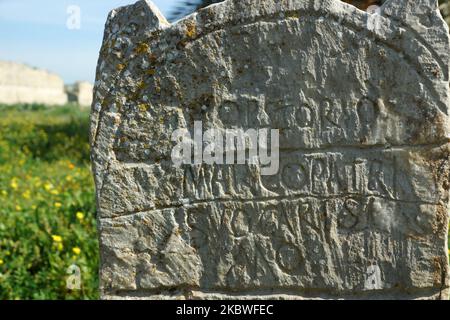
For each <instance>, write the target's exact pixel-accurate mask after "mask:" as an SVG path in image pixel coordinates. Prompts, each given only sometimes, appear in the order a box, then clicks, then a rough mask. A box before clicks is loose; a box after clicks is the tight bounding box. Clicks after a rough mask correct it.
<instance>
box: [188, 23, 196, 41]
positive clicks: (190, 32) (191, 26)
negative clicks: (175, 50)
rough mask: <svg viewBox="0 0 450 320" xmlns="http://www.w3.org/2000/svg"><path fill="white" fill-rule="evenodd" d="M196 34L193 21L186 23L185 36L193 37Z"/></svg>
mask: <svg viewBox="0 0 450 320" xmlns="http://www.w3.org/2000/svg"><path fill="white" fill-rule="evenodd" d="M196 35H197V30H196V27H195V24H193V23H189V24H187V25H186V36H187V37H188V38H191V39H192V38H195V36H196Z"/></svg>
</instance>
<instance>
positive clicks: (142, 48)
mask: <svg viewBox="0 0 450 320" xmlns="http://www.w3.org/2000/svg"><path fill="white" fill-rule="evenodd" d="M149 50H150V46H149V45H148V44H147V43H144V42H140V43H139V44H138V45H137V46H136V48H135V49H134V52H136V54H144V53H148V52H149Z"/></svg>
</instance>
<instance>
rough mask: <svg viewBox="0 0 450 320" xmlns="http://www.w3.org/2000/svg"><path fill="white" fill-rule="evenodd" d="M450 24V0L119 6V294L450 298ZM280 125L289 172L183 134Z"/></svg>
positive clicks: (103, 78)
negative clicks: (213, 149) (199, 158)
mask: <svg viewBox="0 0 450 320" xmlns="http://www.w3.org/2000/svg"><path fill="white" fill-rule="evenodd" d="M449 52H450V45H449V34H448V27H447V26H446V24H445V23H444V21H443V20H442V18H441V16H440V14H439V11H438V10H437V1H435V0H416V1H408V0H395V1H394V0H390V1H387V2H386V3H385V4H384V5H383V7H382V8H381V11H380V13H379V14H367V13H365V12H363V11H359V10H358V9H356V8H355V7H352V6H350V5H347V4H345V3H343V2H341V1H334V0H291V1H278V0H277V1H275V0H228V1H225V2H223V3H220V4H217V5H214V6H210V7H208V8H205V9H203V10H201V11H199V12H198V13H195V14H193V15H190V16H189V17H187V18H185V19H183V20H181V21H178V22H177V23H175V24H169V23H168V22H167V21H166V19H165V18H164V17H163V16H162V15H161V13H160V12H159V11H158V9H157V8H156V7H155V6H154V5H153V4H152V3H151V2H150V1H138V2H137V3H136V4H134V5H130V6H127V7H122V8H119V9H116V10H114V11H112V12H111V14H110V16H109V18H108V21H107V24H106V30H105V36H104V42H103V47H102V50H101V53H100V59H99V63H98V68H97V82H96V87H95V95H94V104H93V108H92V115H91V122H92V126H91V143H92V160H93V171H94V174H95V182H96V189H97V203H98V214H99V231H100V248H101V294H102V297H103V298H105V299H110V298H126V299H141V298H149V299H172V298H204V299H207V298H236V299H244V298H368V299H376V298H385V299H390V298H392V299H412V298H428V299H446V298H448V294H449V278H448V271H449V265H448V252H447V234H448V233H447V232H448V230H447V229H448V212H449V171H450V165H449V154H450V152H449V151H450V148H449V141H450V134H449V130H450V121H449V109H450V108H449V96H450V95H449ZM195 121H202V123H203V126H204V128H205V130H206V129H208V128H215V129H218V130H224V129H226V128H232V127H238V128H244V129H249V128H254V129H259V128H271V129H279V131H280V150H279V152H280V168H279V171H278V173H277V174H275V175H269V176H265V175H262V174H261V167H260V166H258V165H254V164H240V165H238V164H236V165H223V164H214V165H206V164H203V165H183V166H181V167H175V166H174V164H173V162H172V159H171V151H172V149H173V147H174V142H173V141H172V140H171V134H172V133H173V131H174V130H176V129H179V128H187V129H188V130H189V131H190V132H192V130H193V126H194V122H195Z"/></svg>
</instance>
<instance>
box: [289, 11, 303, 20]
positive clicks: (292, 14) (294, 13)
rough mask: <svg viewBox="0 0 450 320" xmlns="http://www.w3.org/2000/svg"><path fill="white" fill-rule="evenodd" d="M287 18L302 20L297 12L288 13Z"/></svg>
mask: <svg viewBox="0 0 450 320" xmlns="http://www.w3.org/2000/svg"><path fill="white" fill-rule="evenodd" d="M286 17H288V18H293V19H298V18H300V13H298V12H295V11H292V12H288V13H287V14H286Z"/></svg>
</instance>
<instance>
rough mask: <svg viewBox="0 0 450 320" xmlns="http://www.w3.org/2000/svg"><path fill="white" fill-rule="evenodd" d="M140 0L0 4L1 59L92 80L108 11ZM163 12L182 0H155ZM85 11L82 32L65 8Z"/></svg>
mask: <svg viewBox="0 0 450 320" xmlns="http://www.w3.org/2000/svg"><path fill="white" fill-rule="evenodd" d="M134 2H136V0H70V1H67V0H0V60H7V61H16V62H21V63H26V64H28V65H31V66H35V67H39V68H43V69H47V70H49V71H52V72H55V73H57V74H59V75H61V76H62V77H63V79H64V81H65V82H66V83H72V82H75V81H77V80H87V81H91V82H93V81H94V77H95V67H96V63H97V58H98V52H99V50H100V45H101V42H102V38H103V26H104V23H105V21H106V17H107V15H108V12H109V11H110V10H111V9H114V8H116V7H119V6H122V5H126V4H130V3H134ZM153 2H154V3H155V4H156V5H157V6H158V7H159V8H160V9H161V11H162V12H163V14H165V15H166V16H167V15H169V12H170V10H171V9H172V8H173V6H174V5H175V4H177V3H178V2H180V0H153ZM71 5H76V6H78V7H79V8H80V10H81V24H80V27H81V28H80V29H79V30H70V29H68V28H67V26H66V23H67V20H68V18H69V16H70V15H69V14H68V13H67V9H68V7H69V6H71Z"/></svg>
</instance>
